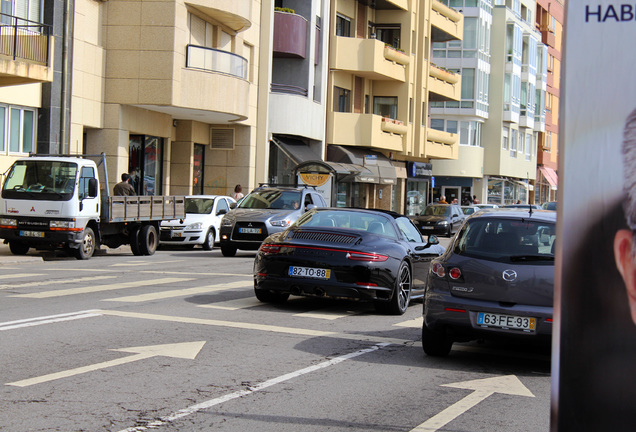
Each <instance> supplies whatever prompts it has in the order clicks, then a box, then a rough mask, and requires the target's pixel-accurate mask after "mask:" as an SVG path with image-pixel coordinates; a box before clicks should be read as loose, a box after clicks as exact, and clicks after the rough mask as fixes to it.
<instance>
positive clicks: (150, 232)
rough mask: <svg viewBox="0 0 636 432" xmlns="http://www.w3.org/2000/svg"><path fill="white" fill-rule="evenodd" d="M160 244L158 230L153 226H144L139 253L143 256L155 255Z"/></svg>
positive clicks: (140, 235) (140, 237) (140, 234)
mask: <svg viewBox="0 0 636 432" xmlns="http://www.w3.org/2000/svg"><path fill="white" fill-rule="evenodd" d="M158 244H159V237H157V229H156V228H155V227H154V226H153V225H144V226H142V227H141V229H140V230H139V251H140V252H141V254H142V255H154V253H155V251H156V250H157V245H158Z"/></svg>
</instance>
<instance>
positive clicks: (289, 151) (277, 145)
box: [268, 135, 320, 185]
mask: <svg viewBox="0 0 636 432" xmlns="http://www.w3.org/2000/svg"><path fill="white" fill-rule="evenodd" d="M316 159H320V154H319V152H317V151H314V150H313V149H312V148H311V147H310V146H309V145H307V144H305V143H304V142H303V141H302V140H300V139H297V138H292V137H289V136H281V135H274V136H273V137H272V139H271V141H270V142H269V172H268V181H269V183H272V184H279V185H282V184H294V183H295V179H296V176H295V174H294V169H295V167H296V165H298V164H299V163H301V162H303V161H308V160H316Z"/></svg>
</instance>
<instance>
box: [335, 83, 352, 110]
mask: <svg viewBox="0 0 636 432" xmlns="http://www.w3.org/2000/svg"><path fill="white" fill-rule="evenodd" d="M333 93H334V94H333V110H334V111H335V112H351V90H347V89H343V88H341V87H334V88H333Z"/></svg>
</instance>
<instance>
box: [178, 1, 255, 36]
mask: <svg viewBox="0 0 636 432" xmlns="http://www.w3.org/2000/svg"><path fill="white" fill-rule="evenodd" d="M186 5H187V6H190V7H193V8H194V9H198V10H199V11H201V12H202V13H203V14H205V15H207V16H209V17H211V18H213V19H214V20H215V21H218V22H219V23H221V24H223V25H225V26H227V27H229V28H231V29H232V30H234V31H235V32H241V31H245V30H247V29H248V28H250V26H251V25H252V23H251V21H250V17H251V16H252V1H250V0H234V1H227V0H188V1H187V2H186Z"/></svg>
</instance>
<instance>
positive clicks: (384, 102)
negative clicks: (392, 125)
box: [373, 96, 398, 120]
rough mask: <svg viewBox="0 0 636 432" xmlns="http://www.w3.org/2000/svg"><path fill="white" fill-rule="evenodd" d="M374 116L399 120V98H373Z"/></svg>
mask: <svg viewBox="0 0 636 432" xmlns="http://www.w3.org/2000/svg"><path fill="white" fill-rule="evenodd" d="M373 114H376V115H380V116H382V117H389V118H392V119H393V120H397V117H398V98H397V97H390V96H376V97H374V98H373Z"/></svg>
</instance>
